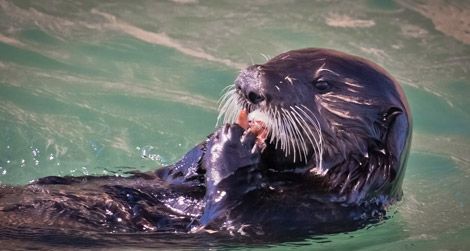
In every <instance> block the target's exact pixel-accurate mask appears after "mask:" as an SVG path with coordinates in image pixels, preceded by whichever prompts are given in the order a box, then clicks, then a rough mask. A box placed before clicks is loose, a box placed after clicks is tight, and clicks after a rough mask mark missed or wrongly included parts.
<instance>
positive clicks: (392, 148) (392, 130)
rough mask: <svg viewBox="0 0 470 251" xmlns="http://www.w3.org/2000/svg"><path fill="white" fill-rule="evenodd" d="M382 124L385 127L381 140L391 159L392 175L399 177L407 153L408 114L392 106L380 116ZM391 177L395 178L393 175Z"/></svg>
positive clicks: (408, 136)
mask: <svg viewBox="0 0 470 251" xmlns="http://www.w3.org/2000/svg"><path fill="white" fill-rule="evenodd" d="M382 125H383V126H384V128H385V134H384V135H383V138H382V142H383V143H384V145H385V147H386V149H387V152H388V155H389V156H390V157H391V159H392V161H393V165H392V168H393V174H394V175H393V176H395V177H400V176H401V175H400V173H401V172H402V171H403V170H401V169H402V166H403V162H404V161H405V158H406V156H407V154H408V148H409V138H410V136H411V125H410V121H409V118H408V115H407V114H406V112H405V111H403V110H402V109H401V108H398V107H392V108H390V109H388V110H387V112H385V113H384V114H383V116H382ZM393 176H392V178H395V177H393Z"/></svg>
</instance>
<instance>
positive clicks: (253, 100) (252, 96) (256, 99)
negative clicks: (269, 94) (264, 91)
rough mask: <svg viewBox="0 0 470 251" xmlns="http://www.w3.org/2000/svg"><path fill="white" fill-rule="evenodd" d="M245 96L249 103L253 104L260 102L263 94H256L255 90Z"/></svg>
mask: <svg viewBox="0 0 470 251" xmlns="http://www.w3.org/2000/svg"><path fill="white" fill-rule="evenodd" d="M247 98H248V100H249V101H250V102H251V103H253V104H255V105H256V104H259V103H261V102H262V101H263V100H264V97H263V96H261V95H260V94H258V93H256V92H253V91H251V92H249V93H248V96H247Z"/></svg>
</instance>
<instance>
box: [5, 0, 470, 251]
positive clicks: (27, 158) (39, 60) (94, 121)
mask: <svg viewBox="0 0 470 251" xmlns="http://www.w3.org/2000/svg"><path fill="white" fill-rule="evenodd" d="M469 17H470V4H469V3H468V2H466V1H443V0H434V1H420V0H397V1H386V0H382V1H372V0H363V1H335V0H332V1H300V0H277V1H265V0H257V1H202V0H200V1H198V0H174V1H106V2H103V1H58V0H57V1H52V0H51V1H6V0H0V182H1V184H27V183H28V182H30V181H32V180H34V179H36V178H38V177H42V176H47V175H102V174H122V173H123V172H126V171H129V170H135V169H138V170H142V171H146V170H154V169H155V168H158V167H161V166H162V165H165V164H169V163H172V162H173V161H175V160H177V159H178V158H180V157H181V156H182V155H183V154H184V153H185V152H186V151H187V150H188V149H190V148H191V147H192V146H193V145H195V144H197V143H198V142H200V141H201V140H202V139H204V137H205V136H206V135H207V134H209V133H210V132H212V131H213V130H214V126H215V123H216V117H217V100H218V98H219V96H220V94H221V91H222V89H223V88H224V87H225V86H227V85H228V84H231V83H232V81H233V79H234V78H235V76H236V75H237V72H238V71H239V70H240V69H241V68H243V67H244V66H246V65H248V64H252V63H262V62H264V61H265V60H266V58H269V57H272V56H275V55H277V54H279V53H281V52H284V51H287V50H290V49H297V48H304V47H327V48H334V49H338V50H343V51H346V52H349V53H352V54H356V55H360V56H363V57H366V58H369V59H371V60H372V61H375V62H377V63H379V64H380V65H382V66H383V67H385V68H386V69H387V70H388V71H389V72H390V73H391V74H392V75H394V76H395V77H396V78H397V79H398V80H399V82H400V83H402V84H403V86H404V89H405V92H406V94H407V96H408V99H409V102H410V105H411V108H412V112H413V116H414V138H413V144H412V149H411V155H410V159H409V163H408V168H407V172H406V176H405V181H404V192H405V196H404V199H403V201H401V202H400V203H399V205H398V206H397V208H396V210H394V211H396V212H394V213H393V212H392V214H391V216H393V217H391V219H389V220H387V221H385V222H384V223H382V224H380V225H377V226H372V227H371V228H369V229H363V230H360V231H356V232H353V233H344V234H337V235H332V236H320V237H312V239H308V240H305V241H301V242H299V243H284V244H273V245H270V246H268V245H266V244H260V245H254V247H255V248H260V249H263V248H268V247H270V248H271V249H275V250H277V249H278V250H284V249H285V248H286V247H287V248H301V249H305V250H311V249H320V250H321V249H335V250H341V249H344V250H354V249H360V250H403V249H415V250H429V249H451V250H458V249H461V250H464V249H466V248H467V247H468V246H470V241H468V236H470V205H469V203H470V196H469V194H468V191H470V130H469V129H470V110H469V108H468V107H470V101H469V99H468V97H469V95H470V73H469V72H470V18H469ZM101 238H103V239H102V240H106V238H104V237H101ZM107 238H108V239H109V241H108V243H116V242H113V241H110V240H111V239H114V240H119V238H121V237H119V236H112V235H111V236H108V237H107ZM122 238H124V239H126V240H127V243H128V244H129V245H128V247H129V249H132V248H136V247H139V248H141V249H145V248H155V247H165V246H164V245H163V246H162V243H152V241H151V240H152V236H146V235H143V236H132V235H131V236H125V237H122ZM140 240H145V241H140ZM143 242H145V243H146V245H143V244H142V243H143ZM200 242H201V243H202V242H204V243H209V244H208V245H209V246H204V247H206V248H208V247H210V238H209V237H208V238H207V239H203V240H200ZM11 243H12V244H11V245H12V247H14V246H22V247H32V246H35V245H40V246H41V247H43V248H45V249H47V248H48V246H47V245H54V243H49V244H47V243H46V244H44V243H43V244H38V243H37V242H33V241H30V242H28V241H26V242H25V241H24V240H18V241H16V242H11ZM77 243H80V240H78V239H77V240H76V243H75V244H77ZM167 244H168V243H167ZM177 244H178V243H169V244H168V246H172V247H174V245H177ZM180 244H181V243H180ZM68 245H74V243H73V242H72V243H69V244H68ZM77 245H78V244H77ZM213 245H214V246H215V247H217V246H218V245H221V243H217V242H216V241H214V243H213ZM65 247H67V245H65ZM108 247H109V246H108ZM110 247H113V246H112V245H111V246H110ZM114 247H115V248H116V249H125V248H126V245H120V244H119V243H117V244H116V246H114ZM181 247H183V246H181ZM219 247H220V246H219Z"/></svg>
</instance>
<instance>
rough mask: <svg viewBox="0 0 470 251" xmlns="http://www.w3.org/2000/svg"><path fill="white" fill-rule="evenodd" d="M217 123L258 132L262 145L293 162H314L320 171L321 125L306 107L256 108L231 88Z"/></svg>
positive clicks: (258, 106)
mask: <svg viewBox="0 0 470 251" xmlns="http://www.w3.org/2000/svg"><path fill="white" fill-rule="evenodd" d="M271 103H272V102H271ZM245 117H246V118H245ZM217 121H218V123H220V122H222V123H224V124H225V123H229V124H232V123H237V124H239V125H240V126H241V127H242V128H244V129H245V130H247V131H256V133H255V135H257V139H258V140H259V141H263V143H265V144H268V145H272V146H273V147H274V148H275V149H280V150H281V151H282V152H283V153H284V156H285V157H286V158H290V159H291V160H292V162H294V163H296V162H305V163H307V162H309V161H310V160H312V159H314V160H315V165H316V167H320V168H321V165H322V155H323V139H322V131H321V127H320V123H319V121H318V119H317V118H316V116H315V114H314V113H313V112H312V111H311V110H310V109H309V108H308V107H306V106H305V105H303V104H292V105H269V104H268V103H266V102H263V103H262V104H253V103H250V102H249V101H248V100H246V98H245V97H244V96H243V95H240V94H239V93H238V92H237V90H236V89H235V86H233V85H232V86H229V87H228V88H227V89H226V90H225V93H224V94H223V95H222V97H221V98H220V100H219V116H218V119H217Z"/></svg>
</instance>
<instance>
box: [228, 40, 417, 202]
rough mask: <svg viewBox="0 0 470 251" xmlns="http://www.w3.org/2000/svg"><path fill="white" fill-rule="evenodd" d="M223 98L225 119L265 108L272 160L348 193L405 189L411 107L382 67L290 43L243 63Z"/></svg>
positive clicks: (358, 194) (273, 165) (357, 196)
mask: <svg viewBox="0 0 470 251" xmlns="http://www.w3.org/2000/svg"><path fill="white" fill-rule="evenodd" d="M221 100H222V102H221V106H220V108H221V109H220V110H221V113H220V116H219V118H221V117H224V122H227V123H233V122H234V121H235V120H236V117H237V115H238V113H239V112H240V111H241V110H243V109H245V110H247V111H248V112H254V111H256V112H257V114H260V113H261V114H264V115H265V116H264V117H265V118H266V119H265V120H266V121H263V122H264V123H265V124H266V127H267V130H268V135H269V136H268V138H267V140H266V144H267V146H268V147H267V152H268V153H269V156H268V157H269V158H270V159H271V162H270V164H271V166H270V168H277V169H286V168H298V167H300V166H303V167H306V168H307V169H308V170H309V172H310V173H311V174H313V175H316V176H318V177H322V178H323V179H324V183H325V184H326V186H327V187H329V189H330V190H334V191H337V192H338V193H339V194H344V195H345V197H344V198H345V199H347V200H357V199H360V198H363V197H364V196H365V195H367V194H368V193H380V191H382V190H387V191H386V192H385V193H388V194H391V193H393V194H398V193H399V192H400V191H401V190H400V191H398V190H399V189H398V190H397V189H396V187H399V183H400V181H401V178H400V177H401V176H402V173H403V165H404V162H405V158H406V155H407V152H408V146H409V138H410V133H411V130H410V115H409V109H408V105H407V103H406V100H405V97H404V95H403V93H402V90H401V89H400V87H399V85H398V84H397V83H396V81H395V80H394V79H393V78H392V77H391V76H390V75H388V74H387V73H386V72H385V71H384V70H383V69H382V68H381V67H379V66H377V65H375V64H373V63H371V62H369V61H367V60H365V59H361V58H359V57H355V56H351V55H348V54H345V53H341V52H337V51H333V50H324V49H302V50H294V51H289V52H286V53H283V54H280V55H278V56H276V57H274V58H272V59H271V60H269V61H268V62H266V63H264V64H258V65H252V66H249V67H248V68H246V69H245V70H243V71H241V72H240V74H239V76H238V77H237V79H236V80H235V84H234V85H233V86H231V88H229V89H228V91H227V92H226V94H225V95H224V96H223V97H222V99H221ZM265 155H266V154H265ZM265 157H266V156H265ZM397 184H398V185H397ZM392 190H393V191H392ZM395 190H397V191H395Z"/></svg>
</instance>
